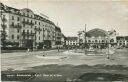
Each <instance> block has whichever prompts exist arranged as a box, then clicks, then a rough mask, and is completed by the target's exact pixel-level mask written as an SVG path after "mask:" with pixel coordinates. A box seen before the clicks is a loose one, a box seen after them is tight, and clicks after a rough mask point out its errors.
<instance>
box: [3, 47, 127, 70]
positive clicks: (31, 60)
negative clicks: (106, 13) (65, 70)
mask: <svg viewBox="0 0 128 82" xmlns="http://www.w3.org/2000/svg"><path fill="white" fill-rule="evenodd" d="M43 55H45V56H43ZM110 58H111V59H107V58H106V55H103V56H96V55H92V56H87V55H85V54H83V53H74V52H72V51H64V52H57V50H50V51H45V52H44V51H38V52H29V53H28V52H14V53H2V55H1V64H2V71H4V70H8V69H12V70H25V69H31V67H34V66H39V65H48V64H59V65H64V64H72V65H81V64H86V65H98V64H105V65H125V66H128V50H127V49H124V50H117V51H116V53H115V54H114V55H112V56H111V57H110Z"/></svg>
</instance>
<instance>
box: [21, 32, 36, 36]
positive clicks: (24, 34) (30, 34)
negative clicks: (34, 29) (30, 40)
mask: <svg viewBox="0 0 128 82" xmlns="http://www.w3.org/2000/svg"><path fill="white" fill-rule="evenodd" d="M35 34H36V33H29V32H22V35H23V36H34V35H35Z"/></svg>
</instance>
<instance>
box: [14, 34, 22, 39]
mask: <svg viewBox="0 0 128 82" xmlns="http://www.w3.org/2000/svg"><path fill="white" fill-rule="evenodd" d="M14 38H15V36H14V35H12V39H14ZM17 39H20V36H19V35H17Z"/></svg>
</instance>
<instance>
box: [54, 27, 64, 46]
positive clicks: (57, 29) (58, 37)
mask: <svg viewBox="0 0 128 82" xmlns="http://www.w3.org/2000/svg"><path fill="white" fill-rule="evenodd" d="M61 37H62V33H61V29H60V27H58V26H56V27H55V41H56V45H61Z"/></svg>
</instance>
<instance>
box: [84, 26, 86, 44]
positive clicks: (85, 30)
mask: <svg viewBox="0 0 128 82" xmlns="http://www.w3.org/2000/svg"><path fill="white" fill-rule="evenodd" d="M84 39H85V42H84V45H85V46H86V24H85V30H84Z"/></svg>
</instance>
